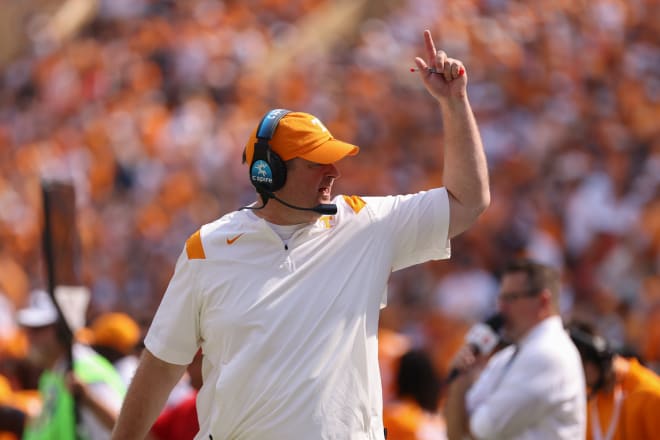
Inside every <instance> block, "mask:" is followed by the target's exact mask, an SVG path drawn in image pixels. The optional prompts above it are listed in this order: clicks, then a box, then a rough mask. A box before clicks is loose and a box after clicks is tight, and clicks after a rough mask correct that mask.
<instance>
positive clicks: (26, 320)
mask: <svg viewBox="0 0 660 440" xmlns="http://www.w3.org/2000/svg"><path fill="white" fill-rule="evenodd" d="M16 322H18V324H19V325H22V326H23V327H45V326H47V325H53V324H55V323H56V322H57V313H52V312H50V311H47V310H39V309H24V310H19V312H18V313H17V314H16Z"/></svg>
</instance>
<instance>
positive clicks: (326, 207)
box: [239, 191, 337, 215]
mask: <svg viewBox="0 0 660 440" xmlns="http://www.w3.org/2000/svg"><path fill="white" fill-rule="evenodd" d="M260 194H261V198H262V199H263V204H262V205H261V206H259V207H257V208H253V207H250V206H243V207H242V208H240V209H262V208H263V207H264V206H266V203H268V199H270V198H272V199H275V200H277V201H278V202H280V203H281V204H283V205H284V206H288V207H289V208H291V209H297V210H299V211H313V212H316V213H318V214H321V215H335V214H337V205H335V204H334V203H319V204H318V205H316V206H314V207H312V208H303V207H302V206H296V205H292V204H291V203H288V202H285V201H284V200H282V199H280V198H279V197H277V196H276V195H275V194H273V193H272V192H266V191H263V192H260ZM240 209H239V210H240Z"/></svg>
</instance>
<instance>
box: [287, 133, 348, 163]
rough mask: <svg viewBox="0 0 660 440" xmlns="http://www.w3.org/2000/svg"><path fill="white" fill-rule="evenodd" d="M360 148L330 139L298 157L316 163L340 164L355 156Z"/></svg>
mask: <svg viewBox="0 0 660 440" xmlns="http://www.w3.org/2000/svg"><path fill="white" fill-rule="evenodd" d="M359 152H360V148H359V147H356V146H355V145H351V144H347V143H346V142H342V141H338V140H337V139H330V140H329V141H327V142H324V143H323V144H321V145H319V146H318V147H316V148H314V149H313V150H311V151H308V152H306V153H304V154H299V155H297V156H298V157H301V158H303V159H305V160H308V161H310V162H315V163H322V164H329V163H334V162H338V161H340V160H341V159H343V158H345V157H346V156H355V155H356V154H358V153H359Z"/></svg>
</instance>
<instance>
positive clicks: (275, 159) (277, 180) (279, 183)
mask: <svg viewBox="0 0 660 440" xmlns="http://www.w3.org/2000/svg"><path fill="white" fill-rule="evenodd" d="M268 153H269V154H268V159H269V160H268V163H269V164H270V169H271V172H272V174H273V184H272V185H270V187H271V188H270V191H272V192H275V191H277V190H279V189H280V188H282V187H283V186H284V183H286V164H285V163H284V161H283V160H282V158H280V156H278V155H277V153H275V152H274V151H273V150H270V149H269V151H268Z"/></svg>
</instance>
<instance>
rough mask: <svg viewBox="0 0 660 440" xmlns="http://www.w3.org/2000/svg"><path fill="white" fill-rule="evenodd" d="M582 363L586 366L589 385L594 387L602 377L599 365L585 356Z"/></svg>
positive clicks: (585, 371)
mask: <svg viewBox="0 0 660 440" xmlns="http://www.w3.org/2000/svg"><path fill="white" fill-rule="evenodd" d="M582 365H583V367H584V379H585V382H586V383H587V387H588V388H593V387H594V386H595V385H596V384H597V383H598V380H599V379H600V370H599V369H598V365H596V364H595V363H594V362H592V361H589V360H586V359H584V358H583V359H582Z"/></svg>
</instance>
